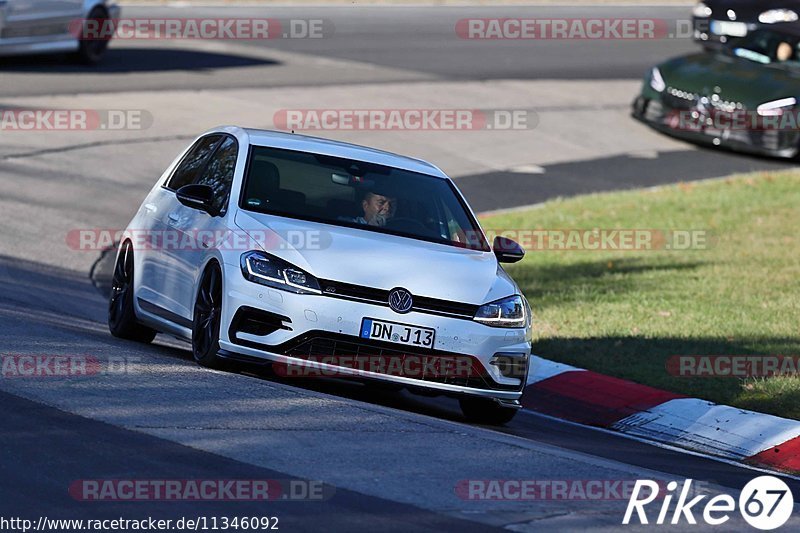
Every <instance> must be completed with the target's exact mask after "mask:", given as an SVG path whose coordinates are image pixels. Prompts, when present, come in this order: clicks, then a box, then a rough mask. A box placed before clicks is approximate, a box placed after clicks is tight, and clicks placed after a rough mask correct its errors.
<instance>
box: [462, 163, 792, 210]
mask: <svg viewBox="0 0 800 533" xmlns="http://www.w3.org/2000/svg"><path fill="white" fill-rule="evenodd" d="M542 168H543V169H544V172H543V173H539V174H526V173H514V172H487V173H484V174H473V175H470V176H463V177H460V178H457V179H456V182H457V183H458V186H459V188H460V189H461V191H462V192H463V193H464V195H465V196H466V197H467V200H469V202H470V204H471V205H472V207H473V208H474V209H475V211H476V212H482V211H492V210H495V209H504V208H507V207H518V206H525V205H531V204H537V203H541V202H544V201H547V200H552V199H554V198H559V197H564V198H566V197H570V196H576V195H579V194H590V193H597V192H608V191H617V190H625V189H638V188H642V187H652V186H656V185H667V184H670V183H679V182H684V181H697V180H702V179H708V178H711V177H717V176H719V177H722V176H728V175H730V174H737V173H746V172H755V171H765V170H785V169H792V168H796V164H795V163H793V162H790V161H784V160H780V159H770V158H765V157H754V156H747V155H742V154H735V153H732V152H725V151H720V150H713V149H710V148H701V149H698V150H685V151H677V152H659V153H658V154H656V157H641V156H636V155H630V154H626V155H617V156H613V157H603V158H598V159H589V160H585V161H571V162H569V163H558V164H553V165H547V166H544V167H542Z"/></svg>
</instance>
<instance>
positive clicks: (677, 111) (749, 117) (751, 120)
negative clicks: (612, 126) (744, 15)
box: [633, 24, 800, 158]
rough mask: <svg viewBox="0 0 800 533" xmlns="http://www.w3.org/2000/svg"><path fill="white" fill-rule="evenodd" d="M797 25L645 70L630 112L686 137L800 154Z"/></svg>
mask: <svg viewBox="0 0 800 533" xmlns="http://www.w3.org/2000/svg"><path fill="white" fill-rule="evenodd" d="M799 45H800V28H798V27H797V26H796V25H790V24H785V25H780V26H777V25H776V26H774V27H771V28H769V29H760V30H756V31H754V32H752V33H750V34H749V35H748V36H747V37H745V38H744V39H742V40H740V41H738V42H737V43H736V44H735V45H731V46H729V47H727V48H724V49H722V50H720V51H716V52H707V53H699V54H694V55H689V56H684V57H679V58H675V59H672V60H670V61H667V62H666V63H663V64H661V65H658V66H657V67H654V68H653V69H652V70H651V71H650V72H648V74H647V76H646V78H645V81H644V86H643V88H642V93H641V95H639V97H638V98H637V99H636V100H635V101H634V103H633V116H634V117H635V118H637V119H639V120H641V121H643V122H645V123H647V124H649V125H650V126H652V127H653V128H655V129H657V130H659V131H662V132H664V133H667V134H669V135H672V136H675V137H679V138H682V139H685V140H688V141H693V142H699V143H707V144H711V145H714V146H722V147H728V148H731V149H735V150H740V151H744V152H751V153H757V154H762V155H769V156H775V157H786V158H795V157H797V156H798V155H800V126H799V125H798V123H799V122H800V48H799Z"/></svg>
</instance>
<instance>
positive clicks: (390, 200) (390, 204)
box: [354, 191, 397, 227]
mask: <svg viewBox="0 0 800 533" xmlns="http://www.w3.org/2000/svg"><path fill="white" fill-rule="evenodd" d="M361 208H362V209H363V210H364V216H360V217H356V219H355V220H354V222H357V223H359V224H368V225H370V226H378V227H384V226H386V224H387V223H388V222H389V220H391V219H392V218H393V217H394V215H395V212H396V211H397V197H396V196H392V195H390V193H389V192H386V191H380V192H378V191H375V192H372V191H371V192H367V193H366V194H364V199H363V200H362V201H361Z"/></svg>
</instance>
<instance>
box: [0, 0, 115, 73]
mask: <svg viewBox="0 0 800 533" xmlns="http://www.w3.org/2000/svg"><path fill="white" fill-rule="evenodd" d="M119 15H120V8H119V6H118V5H117V4H116V3H114V2H113V1H111V0H35V1H34V0H0V56H9V55H22V54H50V53H56V52H74V53H75V56H76V57H77V58H78V59H79V60H81V61H82V62H84V63H89V64H92V63H97V62H98V61H100V60H101V59H102V58H103V56H104V55H105V53H106V49H107V48H108V40H107V39H81V38H79V37H80V34H81V32H80V31H79V30H80V29H81V27H83V25H85V24H86V21H87V20H97V21H102V20H108V21H109V22H112V20H113V19H117V18H119Z"/></svg>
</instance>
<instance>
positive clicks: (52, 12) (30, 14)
mask: <svg viewBox="0 0 800 533" xmlns="http://www.w3.org/2000/svg"><path fill="white" fill-rule="evenodd" d="M3 4H5V6H3ZM3 7H4V12H5V21H4V23H3V27H2V33H0V35H2V37H3V38H4V39H13V38H20V37H28V38H31V37H41V38H45V39H46V38H47V37H54V36H63V35H65V34H67V33H68V32H69V27H70V26H69V25H70V23H71V22H73V21H75V20H76V19H79V18H81V17H82V16H83V2H82V0H0V8H3Z"/></svg>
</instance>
